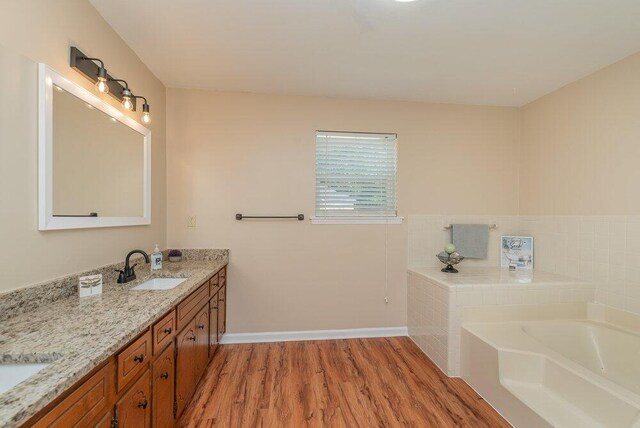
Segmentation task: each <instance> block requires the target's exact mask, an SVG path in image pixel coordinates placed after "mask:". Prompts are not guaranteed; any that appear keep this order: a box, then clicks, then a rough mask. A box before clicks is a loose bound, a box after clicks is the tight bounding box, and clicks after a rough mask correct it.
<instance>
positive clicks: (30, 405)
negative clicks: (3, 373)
mask: <svg viewBox="0 0 640 428" xmlns="http://www.w3.org/2000/svg"><path fill="white" fill-rule="evenodd" d="M227 262H228V257H227V255H226V254H225V257H224V258H223V259H220V260H208V261H182V262H178V263H168V262H165V263H164V268H163V269H162V270H158V271H155V272H154V273H153V275H151V274H150V273H149V271H146V272H143V269H142V268H141V267H138V272H137V273H138V279H137V280H135V281H132V282H130V283H127V284H116V283H114V282H111V283H105V284H104V285H103V294H102V295H101V296H94V297H85V298H82V299H80V298H79V297H78V296H77V295H76V296H72V297H67V298H63V299H60V300H57V301H54V302H51V303H47V304H44V305H42V306H40V307H39V308H38V309H36V310H33V311H30V312H26V313H22V314H19V315H17V316H15V317H12V318H9V319H7V320H3V321H2V325H1V327H0V359H1V362H2V363H4V364H11V363H20V362H50V363H51V364H50V365H49V366H48V367H46V368H45V369H43V370H41V371H40V372H38V373H37V374H35V375H34V376H32V377H31V378H29V379H27V380H26V381H24V382H22V383H20V384H18V385H17V386H15V387H14V388H12V389H10V390H8V391H6V392H5V393H3V394H0V426H2V427H13V426H18V425H20V424H22V423H24V422H26V421H27V420H28V419H29V418H30V417H31V416H33V415H34V414H35V413H37V412H38V411H39V410H41V409H42V408H43V407H44V406H46V405H47V404H48V403H49V402H51V401H52V400H53V399H54V398H56V397H57V396H58V395H59V394H60V393H62V392H63V391H65V390H67V389H68V388H69V387H71V386H73V384H75V383H76V382H77V381H79V380H80V379H81V378H82V377H84V376H85V375H86V374H88V373H89V372H91V370H93V369H94V368H95V367H96V366H97V365H98V364H100V363H102V362H103V361H105V360H106V359H107V358H109V357H110V356H111V355H113V354H114V353H115V352H116V351H118V350H119V349H120V348H122V347H123V346H124V345H126V344H127V343H129V342H130V341H131V340H132V339H134V338H135V337H136V336H137V335H138V334H139V333H141V332H143V331H144V330H145V329H146V328H147V327H149V325H151V324H152V323H153V322H154V321H156V320H157V319H158V318H160V317H161V316H162V315H164V314H165V313H166V312H167V311H169V310H170V309H171V308H172V307H173V306H175V305H176V304H177V303H178V302H180V301H181V300H182V299H183V298H185V297H186V296H188V295H189V294H190V293H191V292H192V291H194V290H195V289H196V288H197V287H198V286H199V285H201V284H202V283H203V282H204V281H205V280H206V279H207V278H208V277H209V276H210V275H212V274H213V273H215V272H216V271H218V270H219V269H220V268H222V267H223V266H224V265H226V264H227ZM152 276H153V277H184V278H187V280H186V281H185V282H183V283H182V284H180V285H178V286H177V287H176V288H173V289H170V290H162V291H158V290H144V291H142V290H140V291H139V290H131V288H132V287H135V286H136V285H138V284H140V283H141V282H144V281H145V280H147V279H149V278H150V277H152Z"/></svg>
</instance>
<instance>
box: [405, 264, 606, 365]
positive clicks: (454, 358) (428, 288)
mask: <svg viewBox="0 0 640 428" xmlns="http://www.w3.org/2000/svg"><path fill="white" fill-rule="evenodd" d="M407 275H408V278H407V282H408V292H407V300H408V301H407V309H408V327H409V336H410V337H411V338H412V339H413V340H414V342H416V344H417V345H418V346H419V347H420V349H422V351H423V352H424V353H425V354H427V355H428V356H429V358H431V359H432V360H433V361H434V362H435V363H436V364H437V365H438V367H440V369H441V370H442V371H443V372H444V373H445V374H447V375H448V376H459V375H460V325H461V324H462V323H463V322H467V321H488V320H508V319H540V318H553V317H554V316H562V317H563V318H567V317H569V318H570V317H572V316H575V317H580V316H582V315H584V314H583V313H582V312H583V311H584V310H585V308H586V305H585V303H586V302H590V301H593V294H594V289H593V285H592V284H591V283H588V282H584V281H580V280H576V279H572V278H567V277H563V276H560V275H556V274H551V273H547V272H540V271H535V270H534V271H525V270H520V271H517V272H515V273H512V272H509V271H508V269H501V268H497V267H467V268H465V267H464V266H461V267H460V273H457V274H447V273H443V272H441V271H440V269H439V268H433V267H423V266H412V267H409V269H408V272H407Z"/></svg>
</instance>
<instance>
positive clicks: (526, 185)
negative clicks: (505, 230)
mask: <svg viewBox="0 0 640 428" xmlns="http://www.w3.org/2000/svg"><path fill="white" fill-rule="evenodd" d="M639 76H640V54H636V55H633V56H631V57H628V58H626V59H624V60H622V61H620V62H618V63H615V64H613V65H611V66H609V67H607V68H605V69H603V70H601V71H599V72H597V73H595V74H592V75H590V76H588V77H586V78H584V79H581V80H578V81H576V82H574V83H572V84H570V85H568V86H566V87H564V88H562V89H560V90H558V91H555V92H553V93H551V94H549V95H547V96H545V97H543V98H541V99H539V100H537V101H534V102H532V103H530V104H528V105H527V106H525V107H524V108H522V169H521V174H520V179H521V183H522V184H521V199H520V213H521V214H527V215H551V214H553V215H604V214H633V215H637V214H640V197H638V188H639V187H640V168H638V159H640V120H639V119H638V118H639V116H640V78H639Z"/></svg>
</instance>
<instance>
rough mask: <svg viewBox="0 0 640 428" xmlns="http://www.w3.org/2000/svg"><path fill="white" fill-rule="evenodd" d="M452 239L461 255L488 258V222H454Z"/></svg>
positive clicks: (472, 257)
mask: <svg viewBox="0 0 640 428" xmlns="http://www.w3.org/2000/svg"><path fill="white" fill-rule="evenodd" d="M451 240H452V242H453V245H455V246H456V251H457V252H458V253H460V255H462V256H464V257H467V258H470V259H486V258H487V248H488V246H489V225H488V224H453V225H451Z"/></svg>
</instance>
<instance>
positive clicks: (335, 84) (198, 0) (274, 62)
mask: <svg viewBox="0 0 640 428" xmlns="http://www.w3.org/2000/svg"><path fill="white" fill-rule="evenodd" d="M91 2H92V3H93V5H94V6H95V7H96V9H98V11H99V12H100V13H101V14H102V16H104V18H105V19H106V20H107V21H108V22H109V24H110V25H111V26H112V27H113V28H114V29H115V30H116V31H117V32H118V33H119V34H120V35H121V37H122V38H123V39H124V40H125V41H126V42H127V43H128V44H129V45H130V46H131V47H132V48H133V49H134V50H135V51H136V53H137V54H138V55H139V57H140V58H141V59H142V61H144V62H145V63H146V64H147V65H148V67H149V68H150V69H151V70H152V71H153V72H154V73H155V74H156V75H157V76H158V78H160V80H162V82H163V83H164V84H165V85H166V86H168V87H178V88H202V89H213V90H225V91H247V92H265V93H284V94H305V95H326V96H349V97H367V98H379V99H396V100H415V101H430V102H448V103H461V104H484V105H505V106H509V105H515V106H519V105H523V104H526V103H527V102H529V101H532V100H534V99H536V98H538V97H540V96H542V95H544V94H546V93H549V92H551V91H553V90H555V89H557V88H559V87H561V86H563V85H565V84H567V83H569V82H572V81H574V80H577V79H579V78H581V77H583V76H586V75H588V74H590V73H592V72H594V71H596V70H598V69H600V68H602V67H604V66H606V65H608V64H611V63H613V62H615V61H617V60H619V59H622V58H624V57H625V56H628V55H630V54H632V53H635V52H637V51H640V1H639V0H416V1H415V2H413V3H398V2H395V1H393V0H180V1H177V0H135V1H131V0H91ZM91 54H92V55H97V56H99V55H100V52H91ZM114 72H116V73H117V70H114ZM639 78H640V76H639Z"/></svg>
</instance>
